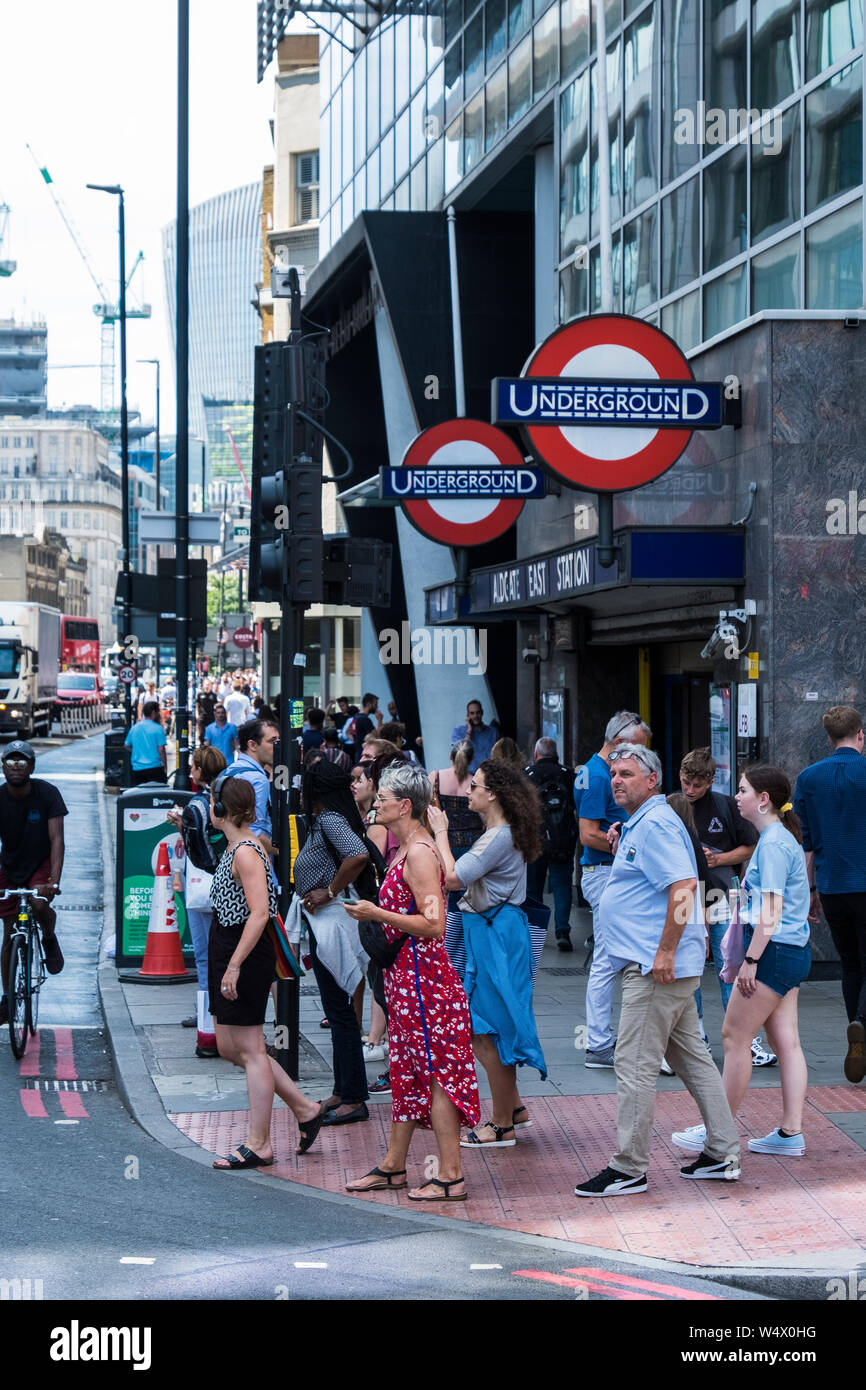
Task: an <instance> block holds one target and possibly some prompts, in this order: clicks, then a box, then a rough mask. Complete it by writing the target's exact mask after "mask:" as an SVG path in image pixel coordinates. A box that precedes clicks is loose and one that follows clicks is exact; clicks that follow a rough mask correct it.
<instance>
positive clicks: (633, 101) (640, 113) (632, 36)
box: [622, 6, 658, 212]
mask: <svg viewBox="0 0 866 1390" xmlns="http://www.w3.org/2000/svg"><path fill="white" fill-rule="evenodd" d="M654 15H655V11H654V7H652V6H651V7H650V8H649V9H648V10H644V12H643V14H642V15H641V17H640V18H639V19H638V20H636V21H635V23H634V24H632V26H631V28H630V29H627V30H626V36H625V47H624V49H623V63H624V68H625V101H624V113H623V115H624V121H623V155H622V176H623V193H624V196H625V211H626V212H629V211H630V210H631V209H632V208H636V207H639V206H640V204H641V203H644V202H646V200H647V198H651V197H652V196H653V194H654V193H656V192H658V129H657V126H658V114H657V113H658V107H657V99H656V93H657V90H658V88H657V84H656V60H657V37H656V36H657V33H658V30H657V26H656V24H655V19H654Z"/></svg>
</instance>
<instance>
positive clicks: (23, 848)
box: [0, 739, 68, 1023]
mask: <svg viewBox="0 0 866 1390" xmlns="http://www.w3.org/2000/svg"><path fill="white" fill-rule="evenodd" d="M35 763H36V754H35V753H34V752H33V749H32V747H31V746H30V744H29V743H25V742H24V740H23V739H15V740H14V741H13V742H12V743H9V744H7V746H6V748H5V749H4V750H3V774H4V776H5V778H6V781H5V782H4V783H2V784H0V894H2V893H3V892H5V891H6V890H7V889H10V888H36V889H38V891H39V893H40V894H41V895H42V897H43V898H47V899H48V901H47V902H42V901H40V900H39V899H38V898H34V899H32V900H31V901H32V905H33V915H34V917H35V918H36V920H37V922H38V923H39V926H40V929H41V931H42V945H43V948H44V950H45V965H46V967H47V969H48V971H49V973H50V974H51V975H57V974H59V973H60V971H61V970H62V969H63V952H62V951H61V949H60V945H59V942H58V940H57V936H56V934H55V930H54V927H55V923H56V921H57V914H56V913H55V911H54V909H53V908H52V907H50V906H49V904H50V902H51V899H52V898H53V897H54V896H55V894H56V893H59V891H60V875H61V873H62V872H63V853H64V844H63V817H64V816H65V815H67V814H68V812H67V809H66V804H65V802H64V800H63V797H62V796H61V795H60V792H59V791H58V790H57V788H56V787H53V786H52V785H51V783H50V782H43V781H41V780H40V779H35V778H34V777H33V775H32V774H33V768H34V766H35ZM18 904H19V899H16V898H6V899H4V900H3V901H2V902H0V920H2V922H3V948H2V952H0V972H2V978H3V997H2V1000H0V1023H5V1022H6V1021H7V1020H8V1016H9V1015H8V1005H7V1003H6V985H7V974H8V969H9V941H10V934H11V932H10V929H11V924H12V921H13V919H14V917H15V914H16V912H17V911H18Z"/></svg>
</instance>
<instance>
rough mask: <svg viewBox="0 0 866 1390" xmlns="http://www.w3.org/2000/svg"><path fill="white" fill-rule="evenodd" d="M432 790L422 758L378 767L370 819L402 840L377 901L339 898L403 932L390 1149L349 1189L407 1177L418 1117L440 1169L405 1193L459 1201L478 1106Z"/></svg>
mask: <svg viewBox="0 0 866 1390" xmlns="http://www.w3.org/2000/svg"><path fill="white" fill-rule="evenodd" d="M431 795H432V788H431V786H430V779H429V777H428V776H427V774H426V773H425V772H424V771H423V770H422V769H421V768H417V767H413V766H411V765H408V764H405V763H402V764H401V763H397V764H394V765H392V766H391V767H387V768H385V770H384V771H383V773H382V776H381V779H380V781H379V794H378V797H377V799H376V803H375V804H376V812H377V816H376V820H377V824H379V825H384V826H387V828H388V829H389V830H391V831H392V832H393V833H394V834H395V835H396V836H397V838H398V839H399V841H400V848H399V850H398V851H397V854H396V855H395V857H394V861H393V863H392V865H391V867H390V869H389V870H388V874H387V876H386V878H385V881H384V883H383V884H382V887H381V889H380V891H379V906H378V907H377V906H376V904H375V903H368V902H356V903H347V904H346V911H347V912H348V913H349V914H350V915H351V916H352V917H354V918H355V919H356V920H357V921H376V922H381V923H382V925H383V927H384V929H385V935H386V936H387V937H388V940H389V941H397V940H398V939H399V938H400V936H401V935H403V934H404V933H406V934H408V939H407V940H406V941H405V942H404V943H403V945H402V947H401V949H400V951H399V953H398V955H397V959H396V960H395V962H394V964H393V965H392V966H391V967H390V968H389V969H388V970H386V971H385V972H384V976H385V995H386V998H387V1001H388V1027H389V1037H390V1072H391V1104H392V1111H391V1139H390V1143H389V1145H388V1152H387V1153H386V1155H385V1157H384V1158H383V1159H382V1161H381V1163H380V1164H379V1165H378V1166H377V1167H376V1168H374V1169H373V1170H372V1171H371V1172H369V1173H366V1174H365V1175H364V1176H363V1177H362V1178H358V1179H356V1181H355V1182H353V1183H348V1184H347V1190H348V1191H349V1192H371V1191H376V1190H377V1189H379V1188H388V1189H390V1190H392V1191H393V1190H395V1189H397V1188H403V1187H406V1186H407V1182H406V1156H407V1154H408V1151H409V1144H410V1141H411V1139H412V1135H413V1133H414V1130H415V1127H416V1126H418V1125H420V1126H421V1128H422V1129H432V1130H433V1133H434V1135H435V1138H436V1144H437V1147H438V1149H439V1170H438V1174H437V1175H436V1176H434V1177H430V1178H428V1180H427V1181H426V1182H424V1183H423V1184H422V1185H421V1186H420V1187H417V1188H414V1189H413V1190H412V1191H411V1192H410V1193H408V1196H409V1199H410V1201H413V1202H464V1201H465V1200H466V1189H465V1185H464V1182H463V1171H462V1168H461V1155H460V1126H461V1125H475V1124H477V1122H478V1120H479V1118H480V1115H481V1110H480V1106H479V1103H478V1081H477V1078H476V1075H475V1060H474V1057H473V1053H472V1038H471V1019H470V1016H469V1004H468V1001H467V999H466V994H465V991H464V989H463V985H462V984H461V982H460V977H459V975H458V974H457V971H456V970H455V969H454V966H453V965H452V964H451V961H450V959H449V958H448V955H447V953H446V951H445V943H444V936H445V898H444V893H443V881H444V879H443V872H442V863H441V860H440V858H439V855H438V853H437V851H436V847H435V846H434V844H433V841H432V839H431V837H430V835H429V833H428V831H427V830H426V829H425V827H424V825H423V824H422V818H423V816H424V814H425V812H426V810H427V807H428V806H429V804H430V799H431ZM419 904H420V906H419Z"/></svg>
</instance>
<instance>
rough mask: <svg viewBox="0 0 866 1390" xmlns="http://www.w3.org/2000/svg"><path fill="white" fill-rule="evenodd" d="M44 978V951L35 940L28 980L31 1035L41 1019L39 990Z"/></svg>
mask: <svg viewBox="0 0 866 1390" xmlns="http://www.w3.org/2000/svg"><path fill="white" fill-rule="evenodd" d="M44 979H45V967H44V965H43V964H42V951H41V948H40V946H39V944H38V942H37V941H35V940H34V942H33V945H32V949H31V951H30V972H29V979H28V981H27V1025H28V1027H29V1029H30V1036H31V1037H33V1036H34V1035H35V1033H36V1025H37V1022H38V1019H39V991H40V989H41V988H42V982H43V980H44Z"/></svg>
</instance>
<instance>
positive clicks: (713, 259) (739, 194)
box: [704, 145, 748, 272]
mask: <svg viewBox="0 0 866 1390" xmlns="http://www.w3.org/2000/svg"><path fill="white" fill-rule="evenodd" d="M747 246H748V229H747V227H746V147H745V146H744V145H736V146H735V147H734V149H732V150H731V152H730V153H729V154H726V155H723V156H722V158H721V159H717V160H716V162H715V163H714V164H710V165H709V166H708V167H707V168H705V169H704V271H705V272H706V271H708V270H712V269H713V267H714V266H717V265H723V264H724V262H725V261H729V260H731V258H732V257H733V256H738V255H739V254H740V252H741V251H745V250H746V248H747Z"/></svg>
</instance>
